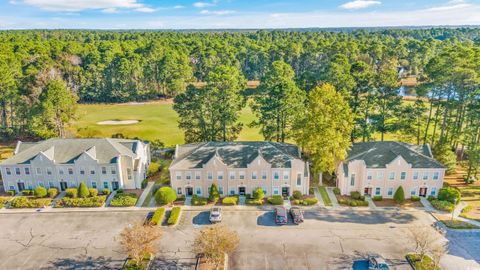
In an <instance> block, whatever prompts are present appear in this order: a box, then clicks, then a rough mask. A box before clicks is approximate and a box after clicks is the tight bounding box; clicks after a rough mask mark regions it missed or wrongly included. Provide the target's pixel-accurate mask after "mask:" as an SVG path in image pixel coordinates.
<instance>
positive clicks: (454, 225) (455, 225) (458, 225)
mask: <svg viewBox="0 0 480 270" xmlns="http://www.w3.org/2000/svg"><path fill="white" fill-rule="evenodd" d="M440 221H441V222H442V223H443V224H445V226H447V227H448V228H450V229H456V230H470V229H480V227H477V226H475V225H472V224H470V223H467V222H465V221H462V220H458V219H454V220H453V221H452V220H450V219H446V220H440Z"/></svg>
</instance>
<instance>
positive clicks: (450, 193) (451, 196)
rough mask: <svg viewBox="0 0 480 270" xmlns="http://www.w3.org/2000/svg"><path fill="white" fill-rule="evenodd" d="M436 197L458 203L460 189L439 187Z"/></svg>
mask: <svg viewBox="0 0 480 270" xmlns="http://www.w3.org/2000/svg"><path fill="white" fill-rule="evenodd" d="M438 199H439V200H440V201H449V202H451V203H456V204H458V203H459V202H460V191H459V190H458V189H455V188H452V187H445V188H441V189H440V191H439V192H438Z"/></svg>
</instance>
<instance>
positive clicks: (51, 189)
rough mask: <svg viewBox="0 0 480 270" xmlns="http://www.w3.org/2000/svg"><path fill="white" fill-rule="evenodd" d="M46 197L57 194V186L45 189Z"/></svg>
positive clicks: (52, 196)
mask: <svg viewBox="0 0 480 270" xmlns="http://www.w3.org/2000/svg"><path fill="white" fill-rule="evenodd" d="M47 193H48V197H50V198H55V197H56V196H57V195H58V189H57V188H49V189H48V190H47Z"/></svg>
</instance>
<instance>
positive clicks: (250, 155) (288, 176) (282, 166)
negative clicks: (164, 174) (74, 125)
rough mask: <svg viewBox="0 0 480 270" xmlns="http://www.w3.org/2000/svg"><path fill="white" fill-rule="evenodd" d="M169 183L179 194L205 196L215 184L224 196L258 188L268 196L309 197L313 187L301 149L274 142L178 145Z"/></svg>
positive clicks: (244, 192)
mask: <svg viewBox="0 0 480 270" xmlns="http://www.w3.org/2000/svg"><path fill="white" fill-rule="evenodd" d="M170 180H171V185H172V188H173V189H174V190H175V191H176V192H177V194H178V195H186V196H192V195H194V194H195V195H198V196H204V197H206V196H208V195H209V189H210V187H211V185H212V183H215V184H216V185H217V187H218V190H219V193H220V195H221V196H227V195H246V194H251V193H252V191H253V190H254V189H256V188H258V187H261V188H262V189H263V191H264V193H265V194H266V196H271V195H283V196H290V195H292V193H293V191H295V190H298V191H300V192H301V193H302V194H308V190H309V184H310V183H309V169H308V163H307V162H305V161H303V160H302V158H301V152H300V151H299V149H298V147H297V146H295V145H292V144H286V143H274V142H206V143H196V144H186V145H177V146H176V149H175V155H174V160H173V162H172V164H171V165H170Z"/></svg>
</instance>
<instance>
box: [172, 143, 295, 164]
mask: <svg viewBox="0 0 480 270" xmlns="http://www.w3.org/2000/svg"><path fill="white" fill-rule="evenodd" d="M259 155H260V156H262V158H263V159H265V161H267V162H268V163H270V164H271V166H272V168H291V166H292V165H291V160H293V159H301V156H300V151H299V150H298V147H297V146H295V145H292V144H286V143H275V142H207V143H196V144H185V145H178V146H177V148H176V151H175V160H174V161H173V163H172V165H171V166H170V167H171V168H175V169H195V168H202V167H203V165H205V164H206V163H208V162H209V161H210V160H211V159H212V158H213V157H214V156H217V157H218V158H219V159H220V160H221V161H222V162H223V163H225V165H227V166H228V167H230V168H246V167H247V165H248V164H250V163H251V162H252V161H253V160H255V159H256V158H257V157H258V156H259Z"/></svg>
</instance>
